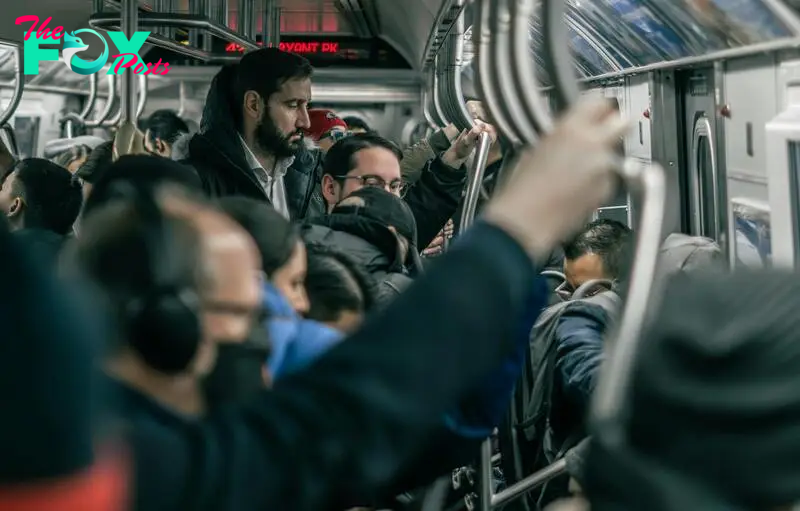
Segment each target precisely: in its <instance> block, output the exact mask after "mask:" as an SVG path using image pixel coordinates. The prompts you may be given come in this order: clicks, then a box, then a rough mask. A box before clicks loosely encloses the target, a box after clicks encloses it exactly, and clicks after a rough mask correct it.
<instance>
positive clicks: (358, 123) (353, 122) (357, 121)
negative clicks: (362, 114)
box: [342, 115, 374, 133]
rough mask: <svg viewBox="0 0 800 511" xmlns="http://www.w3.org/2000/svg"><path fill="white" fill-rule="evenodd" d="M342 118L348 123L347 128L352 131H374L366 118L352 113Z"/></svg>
mask: <svg viewBox="0 0 800 511" xmlns="http://www.w3.org/2000/svg"><path fill="white" fill-rule="evenodd" d="M342 120H343V121H344V122H345V124H346V125H347V129H348V130H349V131H350V133H374V130H373V129H372V128H370V127H369V125H368V124H367V123H366V121H364V119H361V118H359V117H356V116H354V115H350V116H348V117H345V118H344V119H342Z"/></svg>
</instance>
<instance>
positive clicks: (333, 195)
mask: <svg viewBox="0 0 800 511" xmlns="http://www.w3.org/2000/svg"><path fill="white" fill-rule="evenodd" d="M339 186H340V185H339V183H337V182H336V180H335V179H334V178H333V176H332V175H330V174H325V175H324V176H322V197H323V198H324V199H325V202H326V203H327V205H328V207H329V208H331V207H333V205H334V204H336V203H337V202H338V201H339Z"/></svg>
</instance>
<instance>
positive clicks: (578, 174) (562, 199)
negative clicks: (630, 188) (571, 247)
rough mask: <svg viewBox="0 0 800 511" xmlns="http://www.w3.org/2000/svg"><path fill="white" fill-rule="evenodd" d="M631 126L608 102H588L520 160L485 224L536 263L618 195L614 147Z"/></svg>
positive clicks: (579, 106) (569, 113)
mask: <svg viewBox="0 0 800 511" xmlns="http://www.w3.org/2000/svg"><path fill="white" fill-rule="evenodd" d="M627 129H628V123H627V122H626V121H624V120H623V119H622V118H621V117H620V116H619V114H618V113H617V112H615V111H614V109H613V108H612V107H611V106H610V105H609V103H608V102H607V101H605V100H598V99H597V98H584V99H582V100H581V101H580V102H579V103H578V104H577V105H576V106H575V107H574V108H572V110H570V111H569V112H567V114H566V116H565V117H564V118H563V119H562V120H561V121H560V122H559V123H558V124H557V125H556V127H555V129H554V131H553V132H552V133H551V134H550V135H549V136H547V137H545V138H544V139H542V140H541V141H540V142H539V143H538V144H537V146H536V147H535V148H529V149H526V150H525V151H524V152H523V153H522V154H521V156H520V158H519V160H518V162H517V164H516V167H515V168H514V169H512V175H511V176H510V177H509V179H508V180H507V181H506V184H505V186H503V187H502V188H501V189H499V190H498V192H497V194H496V196H495V198H494V199H493V200H492V201H491V202H490V203H489V205H488V206H487V208H486V212H485V215H484V218H485V219H486V220H487V221H489V222H492V223H494V224H495V225H497V226H499V227H501V228H503V229H504V230H505V231H506V232H508V233H509V234H510V235H512V236H514V237H515V238H516V239H517V240H518V241H519V242H520V243H521V244H522V245H523V246H524V247H525V248H526V249H527V250H528V252H529V253H530V254H531V256H532V257H533V258H534V259H535V260H539V258H541V257H545V256H546V254H548V253H549V251H550V250H551V249H552V248H553V247H554V246H555V245H556V244H558V243H559V241H560V240H562V239H566V238H567V237H568V236H570V235H571V234H573V233H574V232H575V231H576V230H577V229H579V228H580V226H581V225H583V224H584V223H585V222H586V220H587V218H589V217H590V216H591V213H592V212H593V211H594V210H595V209H596V208H598V207H600V206H601V205H602V204H603V202H604V201H606V200H607V199H608V198H609V197H610V196H611V194H612V193H613V191H614V186H615V183H616V181H615V174H614V172H613V169H614V165H615V163H616V162H617V161H618V158H619V157H618V155H617V154H616V146H617V143H618V141H619V137H621V136H623V135H624V134H625V132H626V131H627Z"/></svg>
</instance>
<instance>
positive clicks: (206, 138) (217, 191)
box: [172, 66, 324, 219]
mask: <svg viewBox="0 0 800 511" xmlns="http://www.w3.org/2000/svg"><path fill="white" fill-rule="evenodd" d="M235 70H236V67H235V66H228V67H225V68H223V69H222V70H221V71H220V72H219V73H217V75H216V76H215V77H214V80H213V81H212V82H211V88H210V90H209V92H208V96H207V98H206V105H205V109H204V110H203V117H202V120H201V122H200V132H199V133H197V134H196V135H194V136H192V138H191V139H190V140H189V142H188V144H185V141H182V142H181V144H176V146H178V147H179V148H180V150H176V147H173V155H172V158H173V159H176V160H179V161H181V163H184V164H186V165H189V166H191V167H193V168H194V170H195V171H196V172H197V175H198V176H199V177H200V180H201V181H202V183H203V190H204V191H205V192H206V193H207V194H208V195H210V196H212V197H225V196H228V195H242V196H245V197H252V198H255V199H260V200H265V201H269V199H268V198H267V195H266V194H265V193H264V190H263V188H262V187H261V185H260V184H259V182H258V179H257V178H256V176H255V174H254V173H253V170H252V169H251V168H250V167H249V166H248V164H247V159H246V157H245V151H244V147H242V144H241V141H240V139H239V133H238V129H237V127H236V123H235V121H234V119H233V118H232V116H231V111H232V110H233V104H232V103H233V101H232V99H231V97H230V91H231V89H232V81H233V79H234V77H235ZM184 146H185V147H186V149H188V155H187V154H186V151H184V150H183V149H184ZM321 180H322V153H321V151H319V150H314V149H309V148H307V147H306V146H305V145H304V146H303V147H302V148H301V149H300V150H299V151H298V152H297V153H296V154H295V156H294V161H293V162H292V164H291V165H290V166H289V168H288V169H287V171H286V175H285V177H284V184H285V186H286V199H287V203H288V206H289V214H290V215H291V217H292V218H293V219H302V218H305V217H306V216H309V215H318V214H322V213H323V212H324V207H323V201H322V196H321V195H320V193H319V191H318V188H319V186H320V184H319V183H320V182H321ZM315 195H316V199H313V198H312V197H313V196H315Z"/></svg>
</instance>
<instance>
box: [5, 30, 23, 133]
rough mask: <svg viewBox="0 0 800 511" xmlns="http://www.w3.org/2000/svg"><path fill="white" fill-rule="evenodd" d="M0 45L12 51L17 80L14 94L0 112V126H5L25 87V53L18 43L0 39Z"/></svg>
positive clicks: (15, 108) (15, 109)
mask: <svg viewBox="0 0 800 511" xmlns="http://www.w3.org/2000/svg"><path fill="white" fill-rule="evenodd" d="M0 46H10V47H11V48H12V50H11V51H13V52H14V74H15V75H16V76H17V81H16V83H14V94H13V95H12V96H11V101H10V102H9V103H8V106H6V108H5V109H4V110H3V113H2V114H0V126H5V125H6V123H7V122H8V121H9V119H11V116H12V115H14V112H16V111H17V107H18V106H19V102H20V101H21V100H22V91H23V90H24V89H25V75H24V74H23V70H24V69H25V54H24V51H23V49H22V46H20V44H19V43H14V42H11V41H8V40H6V39H0Z"/></svg>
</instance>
